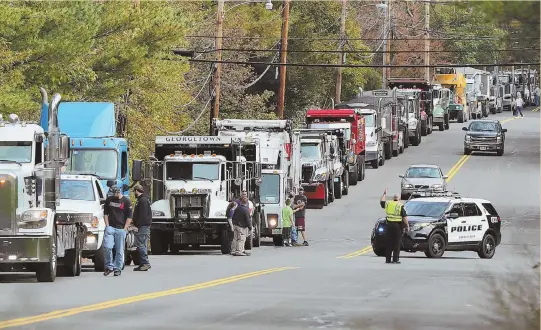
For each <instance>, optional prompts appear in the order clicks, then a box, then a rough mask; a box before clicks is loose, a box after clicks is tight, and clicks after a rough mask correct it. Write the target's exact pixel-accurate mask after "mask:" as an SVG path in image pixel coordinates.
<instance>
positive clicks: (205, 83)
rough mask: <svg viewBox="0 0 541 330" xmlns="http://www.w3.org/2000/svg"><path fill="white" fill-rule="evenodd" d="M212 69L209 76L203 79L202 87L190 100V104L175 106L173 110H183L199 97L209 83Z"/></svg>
mask: <svg viewBox="0 0 541 330" xmlns="http://www.w3.org/2000/svg"><path fill="white" fill-rule="evenodd" d="M213 71H214V70H213V69H212V68H211V70H210V72H209V75H208V76H207V78H206V79H205V82H204V83H203V86H201V89H200V90H199V92H197V95H195V96H194V97H193V98H192V99H191V100H190V102H188V103H186V104H182V105H177V106H175V107H174V108H175V109H181V108H185V107H187V106H188V105H190V104H192V103H193V102H194V101H195V100H196V99H197V98H198V97H199V95H201V92H203V89H204V88H205V86H206V85H207V83H208V82H209V80H210V77H212V73H213Z"/></svg>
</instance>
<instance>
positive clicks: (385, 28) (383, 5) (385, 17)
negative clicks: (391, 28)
mask: <svg viewBox="0 0 541 330" xmlns="http://www.w3.org/2000/svg"><path fill="white" fill-rule="evenodd" d="M380 5H381V8H383V56H382V60H383V61H382V62H383V65H384V66H385V65H386V64H387V63H386V62H387V39H388V37H387V35H388V25H389V23H388V15H387V13H388V8H389V0H385V1H384V2H383V3H381V4H380ZM380 5H377V6H380ZM386 73H387V68H385V67H384V68H382V70H381V89H385V88H387V81H386V79H385V77H386Z"/></svg>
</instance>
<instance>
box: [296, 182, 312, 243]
mask: <svg viewBox="0 0 541 330" xmlns="http://www.w3.org/2000/svg"><path fill="white" fill-rule="evenodd" d="M299 201H301V204H298V202H299ZM307 203H308V198H306V196H305V195H304V188H302V187H301V188H300V189H299V194H298V195H297V196H295V203H294V205H293V206H294V209H295V210H296V209H298V208H301V210H300V211H298V212H295V227H296V228H297V232H301V235H302V240H303V241H304V242H303V243H302V244H303V245H304V246H308V241H307V240H306V220H305V218H304V217H305V216H306V208H305V206H306V204H307ZM297 237H298V235H297Z"/></svg>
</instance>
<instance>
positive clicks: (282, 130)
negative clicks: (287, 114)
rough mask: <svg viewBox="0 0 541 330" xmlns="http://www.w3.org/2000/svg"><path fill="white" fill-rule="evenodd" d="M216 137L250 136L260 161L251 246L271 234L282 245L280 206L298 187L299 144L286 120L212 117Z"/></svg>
mask: <svg viewBox="0 0 541 330" xmlns="http://www.w3.org/2000/svg"><path fill="white" fill-rule="evenodd" d="M213 128H214V130H215V132H216V133H217V136H223V137H237V138H241V139H243V140H245V139H252V140H256V141H258V143H257V144H256V152H257V156H256V158H257V159H260V160H261V185H260V186H259V198H260V205H259V208H258V206H257V205H256V208H258V211H259V219H254V220H255V221H256V222H257V224H256V225H255V226H254V233H253V240H254V241H253V242H254V243H253V245H254V247H259V246H260V240H261V237H271V238H272V240H273V242H274V245H275V246H282V245H283V236H282V209H283V207H284V206H285V201H286V200H287V198H288V194H289V193H293V194H295V195H296V194H298V192H299V188H300V186H301V145H300V137H299V133H298V132H293V123H292V122H291V121H290V120H243V119H224V120H214V122H213Z"/></svg>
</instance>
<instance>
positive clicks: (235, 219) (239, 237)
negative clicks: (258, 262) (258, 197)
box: [231, 195, 252, 256]
mask: <svg viewBox="0 0 541 330" xmlns="http://www.w3.org/2000/svg"><path fill="white" fill-rule="evenodd" d="M231 222H232V223H233V250H232V251H231V255H234V256H249V255H250V253H248V252H246V251H245V250H244V245H245V244H246V237H247V236H248V235H249V234H251V232H252V217H251V216H250V209H249V205H248V197H247V196H246V195H243V197H241V200H240V204H239V205H238V206H237V207H236V208H235V210H234V211H233V216H232V219H231Z"/></svg>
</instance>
